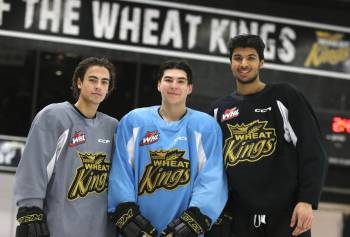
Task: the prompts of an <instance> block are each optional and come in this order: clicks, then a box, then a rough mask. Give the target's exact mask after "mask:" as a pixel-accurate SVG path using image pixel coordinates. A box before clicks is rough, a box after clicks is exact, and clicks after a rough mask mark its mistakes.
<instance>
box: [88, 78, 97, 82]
mask: <svg viewBox="0 0 350 237" xmlns="http://www.w3.org/2000/svg"><path fill="white" fill-rule="evenodd" d="M88 80H89V81H90V82H93V83H96V82H97V78H95V77H89V79H88Z"/></svg>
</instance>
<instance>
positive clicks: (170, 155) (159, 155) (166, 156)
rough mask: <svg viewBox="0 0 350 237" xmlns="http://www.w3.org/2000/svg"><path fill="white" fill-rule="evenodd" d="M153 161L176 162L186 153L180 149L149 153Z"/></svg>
mask: <svg viewBox="0 0 350 237" xmlns="http://www.w3.org/2000/svg"><path fill="white" fill-rule="evenodd" d="M149 154H150V157H151V159H152V160H176V159H177V158H179V157H183V155H184V154H185V151H182V150H179V149H171V150H168V151H163V150H160V151H149Z"/></svg>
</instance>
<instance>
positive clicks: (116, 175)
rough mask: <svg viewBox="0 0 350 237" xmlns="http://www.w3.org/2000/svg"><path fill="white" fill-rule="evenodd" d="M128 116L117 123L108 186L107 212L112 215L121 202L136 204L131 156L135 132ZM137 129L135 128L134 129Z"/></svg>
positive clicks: (132, 154)
mask: <svg viewBox="0 0 350 237" xmlns="http://www.w3.org/2000/svg"><path fill="white" fill-rule="evenodd" d="M130 117H131V116H130V114H128V115H126V116H125V117H124V118H123V119H122V120H121V121H120V123H119V126H118V128H117V130H116V139H115V151H114V155H113V160H112V168H111V171H110V175H109V184H108V212H110V213H112V212H114V211H115V208H116V207H117V206H118V205H119V204H120V203H123V202H136V196H137V195H136V191H135V190H136V189H135V186H134V183H135V182H134V180H135V177H134V171H133V159H134V158H133V156H134V152H133V151H134V147H135V138H134V134H133V132H134V131H135V130H134V128H133V127H132V125H131V118H130ZM135 129H137V128H135Z"/></svg>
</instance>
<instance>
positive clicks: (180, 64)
mask: <svg viewBox="0 0 350 237" xmlns="http://www.w3.org/2000/svg"><path fill="white" fill-rule="evenodd" d="M168 69H180V70H183V71H184V72H186V74H187V82H188V84H190V85H191V84H192V83H193V82H192V69H191V68H190V66H189V65H188V63H187V62H186V61H182V60H169V61H166V62H164V63H162V64H161V65H160V66H159V71H158V81H160V80H162V77H163V75H164V71H166V70H168Z"/></svg>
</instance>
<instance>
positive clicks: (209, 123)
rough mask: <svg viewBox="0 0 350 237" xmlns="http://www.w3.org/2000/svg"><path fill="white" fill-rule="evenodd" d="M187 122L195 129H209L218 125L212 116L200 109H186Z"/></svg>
mask: <svg viewBox="0 0 350 237" xmlns="http://www.w3.org/2000/svg"><path fill="white" fill-rule="evenodd" d="M188 113H189V115H188V122H189V126H190V127H193V128H196V129H202V130H205V129H211V128H215V127H217V126H218V124H217V122H216V120H215V119H214V117H212V116H210V115H209V114H207V113H204V112H202V111H198V110H194V109H188Z"/></svg>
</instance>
